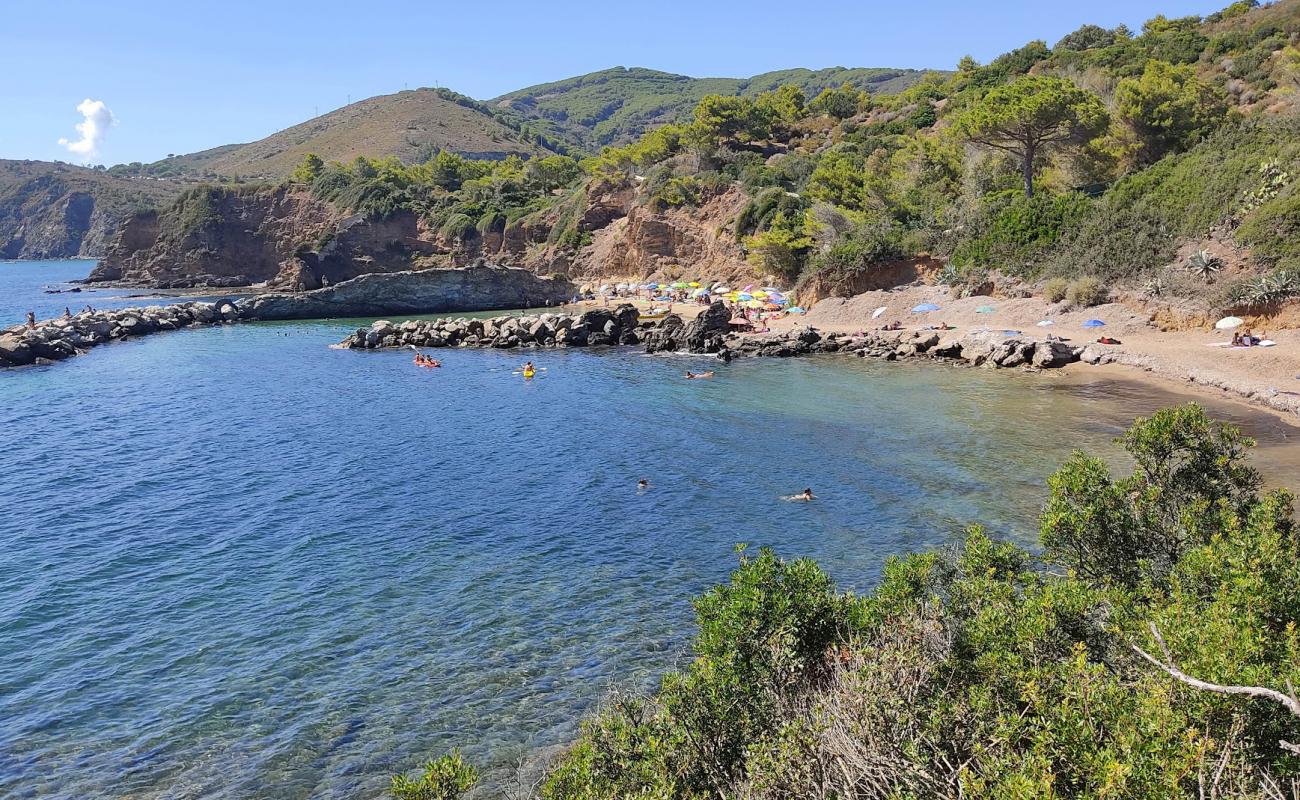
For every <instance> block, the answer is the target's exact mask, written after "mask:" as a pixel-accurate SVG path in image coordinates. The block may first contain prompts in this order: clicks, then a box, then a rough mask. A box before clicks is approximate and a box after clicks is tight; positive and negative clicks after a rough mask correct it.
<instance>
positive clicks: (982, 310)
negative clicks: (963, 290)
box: [975, 306, 993, 314]
mask: <svg viewBox="0 0 1300 800" xmlns="http://www.w3.org/2000/svg"><path fill="white" fill-rule="evenodd" d="M975 313H976V314H992V313H993V306H980V307H979V308H977V309H975Z"/></svg>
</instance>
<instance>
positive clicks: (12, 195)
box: [0, 160, 187, 258]
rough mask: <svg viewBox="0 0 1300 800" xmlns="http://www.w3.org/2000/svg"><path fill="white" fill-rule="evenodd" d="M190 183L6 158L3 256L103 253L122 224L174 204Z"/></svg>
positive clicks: (1, 188)
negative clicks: (143, 212) (142, 212)
mask: <svg viewBox="0 0 1300 800" xmlns="http://www.w3.org/2000/svg"><path fill="white" fill-rule="evenodd" d="M186 185H187V184H186V183H184V182H182V181H174V180H155V179H146V178H135V179H132V178H125V177H120V176H116V175H111V174H108V173H107V172H105V171H103V170H97V169H89V168H87V167H78V166H74V165H72V164H61V163H55V162H49V161H7V160H0V258H67V257H72V256H95V255H99V254H101V253H103V251H104V248H105V245H106V243H107V242H108V240H109V239H111V237H112V236H113V234H114V232H115V231H116V229H117V226H118V225H119V224H120V223H121V221H122V220H124V219H125V218H126V217H127V216H129V215H130V214H132V213H135V212H136V211H139V210H141V209H147V208H153V207H155V206H159V205H162V204H164V203H169V202H171V201H172V200H173V199H175V198H176V196H177V195H179V194H180V193H181V191H182V190H183V189H184V188H185V186H186Z"/></svg>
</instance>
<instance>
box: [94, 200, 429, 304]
mask: <svg viewBox="0 0 1300 800" xmlns="http://www.w3.org/2000/svg"><path fill="white" fill-rule="evenodd" d="M432 252H433V246H432V245H431V244H430V243H428V242H426V241H424V240H423V239H421V238H420V231H419V226H418V222H417V220H416V217H415V215H413V214H410V213H398V214H394V215H393V216H392V217H390V218H388V219H384V220H369V219H366V218H364V217H362V216H360V215H352V216H345V215H343V214H342V213H341V212H340V211H339V210H338V209H336V208H335V207H334V206H332V205H330V204H329V203H325V202H322V201H319V200H316V199H314V198H313V197H311V195H310V194H308V193H306V192H303V191H294V190H291V189H289V188H286V187H283V186H281V187H277V188H274V189H262V188H254V189H238V190H232V189H226V188H214V187H200V188H198V189H194V190H192V191H190V192H187V193H185V194H184V195H182V196H181V198H180V199H179V200H178V201H177V202H176V204H174V205H172V206H170V207H168V208H166V209H164V210H162V211H146V212H141V213H139V214H136V215H135V216H133V217H132V218H130V219H129V220H127V221H126V222H125V223H124V224H123V226H122V227H121V229H120V231H119V233H118V236H117V238H116V240H115V241H114V242H113V244H112V246H111V247H110V248H109V251H108V255H107V257H106V258H105V259H104V260H103V261H102V262H100V263H99V265H98V266H96V267H95V269H94V271H92V272H91V273H90V277H89V278H88V280H89V281H90V282H92V283H93V282H109V281H111V282H113V283H118V284H127V285H136V286H151V287H158V288H165V289H184V288H192V287H196V286H211V287H237V286H252V285H254V284H263V283H264V284H268V285H270V286H272V287H273V288H283V289H288V290H310V289H316V288H320V287H321V286H326V285H330V284H335V283H339V282H341V281H345V280H349V279H351V278H355V277H357V276H359V275H365V274H369V273H374V272H397V271H402V270H409V269H411V268H412V267H413V266H414V263H413V262H414V259H415V258H417V257H419V256H422V255H428V254H430V253H432Z"/></svg>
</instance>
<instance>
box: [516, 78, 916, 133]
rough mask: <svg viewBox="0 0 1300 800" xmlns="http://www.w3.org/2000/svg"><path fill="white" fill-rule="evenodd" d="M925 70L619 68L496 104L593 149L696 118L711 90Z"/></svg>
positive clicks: (903, 83)
mask: <svg viewBox="0 0 1300 800" xmlns="http://www.w3.org/2000/svg"><path fill="white" fill-rule="evenodd" d="M921 75H922V73H920V72H917V71H915V70H900V69H879V68H872V69H864V68H855V69H845V68H843V67H831V68H829V69H822V70H816V71H813V70H809V69H788V70H780V71H777V72H768V73H764V74H762V75H755V76H754V77H752V78H691V77H687V76H685V75H673V74H671V73H667V72H659V71H657V70H652V69H643V68H639V67H634V68H632V69H626V68H624V67H614V68H613V69H607V70H601V71H600V72H593V73H590V74H588V75H579V76H577V77H574V78H568V79H566V80H562V81H554V82H551V83H545V84H541V85H539V86H530V87H528V88H525V89H520V90H518V91H515V92H511V93H509V94H506V95H502V96H501V97H498V98H497V99H496V100H493V101H492V103H491V108H492V109H493V111H494V112H495V113H497V114H498V115H499V116H500V117H501V118H502V119H504V120H514V121H516V123H517V124H518V125H519V126H521V127H523V128H524V129H525V130H527V131H530V132H534V133H536V134H540V135H543V136H545V137H546V138H547V140H548V141H552V142H567V143H569V144H570V145H571V146H572V147H573V148H575V149H579V150H586V151H589V152H594V151H595V150H598V149H599V148H600V147H602V146H605V145H610V144H614V145H619V144H627V143H628V142H630V141H632V140H634V139H636V138H638V137H639V136H640V135H641V134H643V133H644V132H645V131H646V129H647V128H648V127H652V126H654V125H657V124H663V123H669V122H682V121H685V120H687V119H689V118H690V116H691V109H692V108H694V107H695V105H696V103H698V102H699V101H700V100H702V99H704V98H705V97H707V96H709V95H736V96H739V95H745V96H755V95H758V94H761V93H763V92H766V91H771V90H773V89H778V88H780V87H782V86H796V87H798V88H799V89H800V90H801V91H802V92H804V93H805V94H807V95H809V96H813V95H816V94H818V93H819V92H821V91H822V90H823V89H826V88H831V87H835V86H840V85H842V84H845V83H847V84H849V85H851V86H854V87H856V88H859V89H864V90H868V91H872V92H878V93H891V92H897V91H901V90H902V89H905V88H906V87H907V86H909V85H911V84H912V83H914V82H916V80H917V79H919V78H920V77H921Z"/></svg>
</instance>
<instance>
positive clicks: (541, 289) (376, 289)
mask: <svg viewBox="0 0 1300 800" xmlns="http://www.w3.org/2000/svg"><path fill="white" fill-rule="evenodd" d="M573 292H574V287H573V284H571V283H569V282H568V281H567V280H564V279H563V278H544V277H541V276H539V275H537V274H535V273H532V272H529V271H528V270H524V269H512V268H508V267H501V266H495V265H489V264H476V265H472V266H469V267H451V268H434V269H424V270H416V271H405V272H393V273H370V274H366V275H360V276H358V277H356V278H352V279H351V280H347V281H344V282H342V283H340V284H338V285H335V286H329V287H326V288H322V289H316V290H313V291H309V292H296V293H292V294H287V293H286V294H265V295H258V296H255V297H252V298H249V299H248V300H246V301H245V302H244V308H245V315H246V316H247V317H250V318H256V319H317V318H322V317H365V316H379V315H381V314H437V313H443V312H448V311H487V310H491V309H497V308H539V307H542V306H547V305H560V304H561V303H564V302H566V301H568V300H569V299H570V298H571V297H572V296H573Z"/></svg>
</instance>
